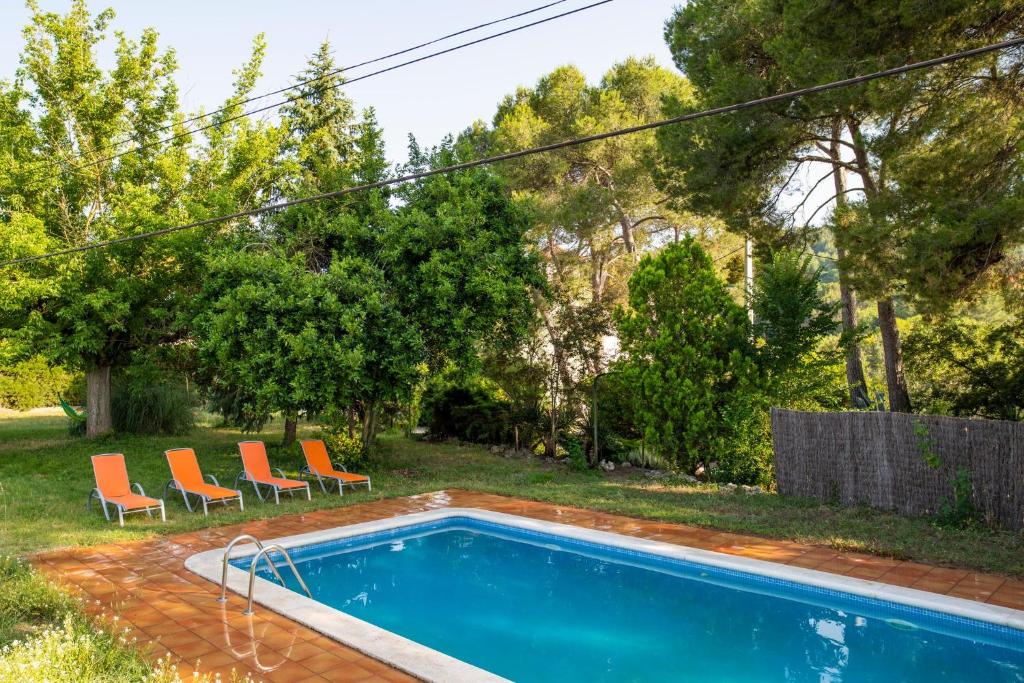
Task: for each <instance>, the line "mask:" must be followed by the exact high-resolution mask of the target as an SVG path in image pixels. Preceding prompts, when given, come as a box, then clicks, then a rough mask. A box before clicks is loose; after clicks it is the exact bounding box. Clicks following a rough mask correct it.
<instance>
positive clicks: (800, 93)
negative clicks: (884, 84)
mask: <svg viewBox="0 0 1024 683" xmlns="http://www.w3.org/2000/svg"><path fill="white" fill-rule="evenodd" d="M1021 45H1024V38H1014V39H1012V40H1005V41H1002V42H999V43H993V44H991V45H985V46H983V47H977V48H974V49H971V50H964V51H962V52H954V53H951V54H948V55H943V56H942V57H936V58H934V59H927V60H924V61H921V62H914V63H912V64H905V65H903V66H898V67H893V68H891V69H885V70H882V71H876V72H874V73H870V74H864V75H861V76H854V77H853V78H846V79H843V80H839V81H832V82H831V83H824V84H821V85H815V86H810V87H807V88H800V89H799V90H791V91H788V92H784V93H779V94H777V95H769V96H768V97H761V98H758V99H756V100H748V101H746V102H738V103H736V104H730V105H726V106H723V107H714V108H712V109H705V110H702V111H697V112H691V113H689V114H682V115H680V116H674V117H672V118H668V119H662V120H660V121H654V122H651V123H645V124H641V125H638V126H630V127H628V128H619V129H617V130H612V131H607V132H605V133H597V134H594V135H588V136H585V137H581V138H573V139H571V140H563V141H561V142H555V143H551V144H548V145H541V146H539V147H531V148H529V149H523V150H519V151H516V152H507V153H505V154H499V155H496V156H492V157H486V158H483V159H476V160H474V161H466V162H463V163H460V164H453V165H451V166H445V167H442V168H435V169H430V170H427V171H420V172H417V173H410V174H407V175H403V176H399V177H397V178H391V179H389V180H382V181H379V182H375V183H367V184H364V185H355V186H352V187H346V188H342V189H340V190H334V191H331V192H324V193H322V194H316V195H311V196H309V197H301V198H299V199H293V200H290V201H286V202H280V203H277V204H270V205H267V206H261V207H258V208H254V209H247V210H245V211H238V212H235V213H232V214H227V215H224V216H215V217H213V218H206V219H204V220H200V221H195V222H193V223H186V224H184V225H177V226H174V227H170V228H162V229H160V230H152V231H149V232H141V233H138V234H136V235H128V236H125V237H118V238H115V239H110V240H102V241H99V242H93V243H91V244H84V245H81V246H78V247H71V248H69V249H61V250H59V251H54V252H50V253H46V254H38V255H35V256H25V257H22V258H17V259H11V260H8V261H3V262H0V268H5V267H8V266H13V265H17V264H22V263H30V262H33V261H41V260H43V259H49V258H54V257H57V256H66V255H69V254H76V253H80V252H84V251H90V250H93V249H101V248H104V247H109V246H112V245H115V244H123V243H125V242H133V241H135V240H141V239H148V238H151V237H159V236H161V235H168V234H171V233H175V232H181V231H183V230H192V229H194V228H200V227H204V226H207V225H214V224H216V223H222V222H224V221H230V220H234V219H237V218H247V217H250V216H257V215H260V214H264V213H270V212H272V211H279V210H281V209H287V208H289V207H292V206H300V205H303V204H311V203H313V202H319V201H323V200H326V199H336V198H338V197H343V196H345V195H348V194H353V193H356V192H365V191H367V190H373V189H378V188H382V187H387V186H390V185H399V184H402V183H407V182H410V181H413V180H419V179H421V178H429V177H431V176H435V175H442V174H447V173H454V172H457V171H465V170H468V169H471V168H477V167H480V166H487V165H490V164H495V163H498V162H502V161H509V160H512V159H519V158H521V157H526V156H531V155H533V154H542V153H544V152H553V151H555V150H559V149H564V148H566V147H576V146H578V145H584V144H587V143H590V142H598V141H600V140H608V139H611V138H617V137H620V136H623V135H632V134H634V133H640V132H643V131H648V130H654V129H656V128H663V127H665V126H671V125H675V124H679V123H685V122H687V121H695V120H697V119H702V118H707V117H709V116H719V115H722V114H729V113H732V112H737V111H743V110H745V109H751V108H754V107H760V106H764V105H766V104H773V103H775V102H785V101H788V100H794V99H797V98H800V97H806V96H807V95H814V94H817V93H821V92H827V91H830V90H838V89H840V88H848V87H851V86H854V85H859V84H862V83H867V82H869V81H875V80H878V79H880V78H888V77H891V76H898V75H900V74H905V73H909V72H911V71H918V70H921V69H928V68H932V67H935V66H939V65H942V64H948V63H950V62H956V61H959V60H962V59H967V58H970V57H976V56H978V55H983V54H987V53H990V52H996V51H999V50H1006V49H1008V48H1012V47H1019V46H1021Z"/></svg>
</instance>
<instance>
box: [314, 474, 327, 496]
mask: <svg viewBox="0 0 1024 683" xmlns="http://www.w3.org/2000/svg"><path fill="white" fill-rule="evenodd" d="M316 480H317V481H318V482H320V490H321V491H323V492H324V493H327V486H326V485H325V484H324V478H323V477H321V476H320V475H319V474H318V475H316Z"/></svg>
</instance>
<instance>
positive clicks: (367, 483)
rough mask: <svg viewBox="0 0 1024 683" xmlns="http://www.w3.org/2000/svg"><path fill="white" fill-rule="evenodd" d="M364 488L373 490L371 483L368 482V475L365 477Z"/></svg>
mask: <svg viewBox="0 0 1024 683" xmlns="http://www.w3.org/2000/svg"><path fill="white" fill-rule="evenodd" d="M366 490H367V491H372V490H373V484H371V483H370V478H369V477H367V478H366Z"/></svg>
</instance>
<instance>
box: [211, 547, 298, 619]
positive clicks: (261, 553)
mask: <svg viewBox="0 0 1024 683" xmlns="http://www.w3.org/2000/svg"><path fill="white" fill-rule="evenodd" d="M242 541H252V543H253V544H255V546H256V548H257V549H258V550H257V552H256V555H255V556H254V557H253V558H252V564H251V565H249V601H248V606H247V607H246V608H245V611H244V612H242V614H244V615H246V616H251V615H252V614H253V608H252V596H253V589H254V588H255V585H256V566H257V565H258V564H259V563H260V559H261V558H265V559H266V561H267V564H268V565H270V571H272V572H274V576H276V577H277V580H278V581H280V582H281V585H282V586H285V585H286V584H285V582H284V578H282V577H281V573H280V572H279V571H277V567H275V566H274V563H273V562H272V561H271V559H270V553H272V552H275V551H276V552H279V553H281V555H282V556H283V557H284V561H285V562H287V563H288V567H289V568H290V569H291V570H292V574H293V575H294V576H295V580H296V581H298V582H299V585H300V586H302V590H303V591H304V592H305V593H306V596H307V597H310V598H312V597H313V594H312V593H310V592H309V587H308V586H306V582H305V581H303V580H302V577H301V576H300V575H299V570H298V569H296V568H295V563H294V562H292V558H291V556H290V555H289V554H288V551H287V550H285V549H284V548H283V547H281V546H279V545H277V544H276V543H274V544H272V545H268V546H264V545H263V544H262V543H260V540H259V539H258V538H256V537H255V536H250V535H249V534H242V535H240V536H236V537H235V538H234V539H232V541H231V543H228V547H227V548H226V549H225V550H224V560H223V564H224V567H223V570H222V571H221V574H220V597H219V598H217V601H218V602H227V601H228V559H229V558H230V556H231V549H232V548H234V547H235V545H237V544H238V543H241V542H242Z"/></svg>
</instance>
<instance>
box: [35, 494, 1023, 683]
mask: <svg viewBox="0 0 1024 683" xmlns="http://www.w3.org/2000/svg"><path fill="white" fill-rule="evenodd" d="M451 507H471V508H477V509H484V510H491V511H495V512H504V513H508V514H513V515H518V516H525V517H530V518H533V519H539V520H547V521H555V522H560V523H563V524H568V525H572V526H577V527H582V528H584V529H597V530H605V531H612V532H615V533H617V534H625V535H629V536H634V537H637V538H643V539H648V540H656V541H664V542H666V543H669V544H675V545H679V546H685V547H686V548H687V549H703V550H711V551H715V552H717V553H724V554H728V555H733V556H737V557H749V558H756V559H762V560H769V561H771V562H772V563H775V566H776V567H777V568H778V569H783V567H778V565H780V564H781V565H788V566H790V567H807V568H814V569H818V570H819V571H822V572H828V573H831V574H838V575H844V576H850V577H859V578H867V579H871V580H873V581H875V582H878V583H881V584H887V585H891V586H906V587H913V588H918V589H920V590H922V591H928V592H932V593H938V594H946V595H950V596H954V597H961V598H966V599H968V600H971V601H974V602H977V603H982V604H989V605H998V606H1004V607H1010V608H1014V609H1018V610H1020V609H1024V581H1021V580H1019V579H1014V578H1007V577H1004V576H998V575H992V574H984V573H979V572H971V571H967V570H961V569H951V568H945V567H933V566H929V565H925V564H920V563H915V562H907V561H901V560H894V559H888V558H882V557H877V556H872V555H866V554H863V553H848V552H842V551H836V550H832V549H830V548H825V547H821V546H813V545H805V544H799V543H794V542H790V541H772V540H768V539H763V538H758V537H754V536H747V535H740V534H731V533H725V532H718V531H715V530H711V529H701V528H695V527H687V526H683V525H678V524H669V523H663V522H656V521H649V520H642V519H636V518H631V517H624V516H621V515H612V514H607V513H601V512H595V511H591V510H584V509H578V508H571V507H564V506H557V505H551V504H547V503H539V502H533V501H525V500H519V499H515V498H508V497H503V496H495V495H489V494H478V493H471V492H466V491H444V492H437V493H433V494H423V495H419V496H411V497H406V498H395V499H389V500H381V501H374V502H367V503H359V504H354V505H348V506H345V507H339V508H334V509H330V510H320V511H315V512H310V513H306V514H302V515H290V516H286V517H277V518H274V519H268V520H259V521H253V522H247V523H244V524H236V525H231V526H225V527H219V528H212V529H205V530H202V531H197V532H194V533H188V534H181V535H177V536H171V537H165V538H157V539H152V540H148V541H142V542H133V543H124V544H112V545H105V546H97V547H93V548H76V549H67V550H59V551H52V552H47V553H42V554H39V555H37V556H35V557H34V558H33V562H34V564H36V566H38V567H39V568H40V569H42V570H43V571H45V572H47V573H48V574H50V575H51V576H52V577H54V578H56V579H58V580H60V581H62V582H63V583H65V584H66V585H68V586H69V587H72V588H75V589H77V590H79V591H80V592H81V593H82V594H83V595H84V596H85V597H87V598H89V603H88V604H89V605H90V610H91V611H93V612H95V613H99V612H100V611H101V610H102V611H105V612H107V613H108V614H110V613H116V614H117V615H118V616H119V619H120V620H119V622H118V624H119V625H120V626H122V627H124V626H126V627H128V628H129V629H130V631H131V634H132V635H134V636H135V637H136V638H138V640H139V642H140V644H142V645H143V646H144V647H148V648H149V649H150V652H151V654H152V656H153V657H154V658H156V657H158V656H164V655H170V656H173V657H176V658H180V659H182V660H183V663H182V665H181V666H180V667H179V668H180V670H181V671H182V673H183V674H185V675H186V677H187V675H188V674H189V673H190V672H191V671H192V670H193V669H197V670H200V671H203V672H210V673H213V672H219V673H222V674H225V675H226V674H227V673H228V672H230V671H231V670H232V669H234V670H235V671H237V672H242V673H250V674H252V675H253V676H254V677H255V678H257V679H261V680H268V681H306V680H308V681H320V682H322V681H328V680H342V681H344V680H365V681H378V682H379V681H407V680H412V678H411V677H410V676H408V675H407V674H404V673H402V672H400V671H398V670H396V669H394V668H393V667H390V666H388V665H386V664H383V663H381V662H380V661H378V660H375V659H373V658H370V657H367V656H366V655H364V654H362V653H360V652H359V651H357V650H355V649H353V648H350V647H347V646H344V645H342V644H340V643H337V642H336V641H334V640H332V639H329V638H326V637H324V636H322V635H320V634H318V633H317V632H316V631H313V630H312V629H309V628H306V627H304V626H302V625H300V624H298V623H296V622H294V621H292V620H290V619H287V618H285V617H282V616H280V615H278V614H276V613H274V612H272V611H270V610H268V609H266V608H258V609H257V613H256V615H254V616H253V617H244V616H242V614H241V612H242V610H243V609H245V601H244V598H242V597H240V596H238V595H236V594H233V593H232V594H229V601H228V603H227V605H226V606H224V608H221V607H220V605H219V604H218V603H217V602H216V597H217V591H218V589H219V587H218V586H217V585H216V584H215V583H212V582H210V581H207V580H206V579H203V578H201V577H199V576H198V575H196V574H194V573H193V572H191V571H189V570H187V569H186V568H185V567H184V560H185V559H186V558H187V557H189V556H191V555H193V554H196V553H198V552H202V551H206V550H215V549H217V548H223V547H224V546H225V545H226V544H227V543H228V541H230V540H231V539H232V538H234V537H235V536H237V535H238V534H240V533H251V534H253V535H255V536H257V537H259V538H261V539H271V538H278V537H286V536H293V535H298V534H301V533H303V532H308V531H310V530H312V529H318V530H323V529H331V528H334V527H338V526H341V525H347V524H355V523H362V522H368V521H375V520H381V519H386V518H390V517H396V516H400V515H405V514H410V513H415V512H422V511H426V510H440V509H446V508H451Z"/></svg>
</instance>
